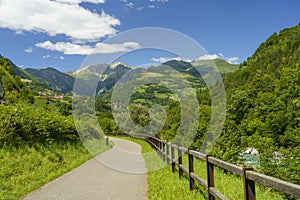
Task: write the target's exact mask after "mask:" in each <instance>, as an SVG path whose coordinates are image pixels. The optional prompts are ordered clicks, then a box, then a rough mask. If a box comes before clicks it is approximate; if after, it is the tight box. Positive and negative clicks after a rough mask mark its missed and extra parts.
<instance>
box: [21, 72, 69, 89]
mask: <svg viewBox="0 0 300 200" xmlns="http://www.w3.org/2000/svg"><path fill="white" fill-rule="evenodd" d="M25 71H26V72H27V74H28V77H29V79H31V80H32V81H33V82H35V83H39V84H41V85H45V86H47V87H49V88H50V89H52V90H56V91H60V92H63V93H68V92H71V91H72V90H73V84H74V77H72V76H70V75H68V74H65V73H63V72H60V71H58V70H56V69H53V68H51V67H46V68H43V69H32V68H27V69H25Z"/></svg>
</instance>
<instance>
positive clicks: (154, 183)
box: [124, 137, 284, 200]
mask: <svg viewBox="0 0 300 200" xmlns="http://www.w3.org/2000/svg"><path fill="white" fill-rule="evenodd" d="M124 139H127V140H131V141H133V142H136V143H138V144H140V145H141V146H142V152H143V153H148V152H153V151H154V150H153V149H152V148H151V146H150V145H149V144H148V143H147V142H146V141H143V140H140V139H135V138H128V137H124ZM143 155H144V158H145V162H146V165H147V168H148V167H149V166H150V168H151V166H152V165H153V163H156V164H157V163H159V162H161V163H162V161H161V158H159V157H158V156H155V159H157V160H153V156H152V157H151V159H149V157H148V156H147V154H143ZM176 156H177V155H176ZM183 165H184V166H185V168H187V169H188V158H187V155H186V154H184V155H183ZM194 165H195V166H194V167H195V173H196V174H198V175H199V176H200V177H202V178H203V179H205V180H206V163H205V162H204V161H201V160H199V159H195V160H194ZM177 170H178V168H177ZM186 177H187V176H186ZM147 180H148V198H149V199H150V200H151V199H153V200H154V199H171V200H179V199H182V200H189V199H200V200H201V199H203V200H204V199H207V192H206V191H205V190H204V189H203V188H202V187H201V186H199V185H198V184H196V189H195V190H194V191H192V192H190V190H189V180H188V179H187V178H182V179H180V178H179V177H178V171H176V173H172V169H171V166H167V167H165V168H162V169H160V170H157V171H152V172H149V173H148V175H147ZM215 187H216V188H217V189H218V190H219V191H220V192H221V193H222V194H224V195H225V196H226V197H228V199H232V200H240V199H244V191H243V182H242V179H241V178H240V177H237V176H236V175H233V174H231V173H230V172H228V173H226V172H224V170H221V169H219V168H217V167H215ZM256 194H257V200H283V199H284V198H283V197H282V196H280V195H279V194H278V193H276V192H273V191H271V190H270V189H269V188H266V187H263V186H260V185H259V184H256Z"/></svg>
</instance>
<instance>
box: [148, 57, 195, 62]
mask: <svg viewBox="0 0 300 200" xmlns="http://www.w3.org/2000/svg"><path fill="white" fill-rule="evenodd" d="M170 60H178V61H185V62H191V61H192V60H189V59H184V58H181V57H174V58H166V57H159V58H151V61H152V62H159V63H165V62H168V61H170Z"/></svg>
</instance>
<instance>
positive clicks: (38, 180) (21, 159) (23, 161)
mask: <svg viewBox="0 0 300 200" xmlns="http://www.w3.org/2000/svg"><path fill="white" fill-rule="evenodd" d="M107 148H109V147H105V145H103V150H102V151H105V150H106V149H107ZM90 158H91V155H90V154H89V153H88V151H87V150H86V149H85V148H84V146H83V145H82V143H81V142H72V143H71V142H69V143H53V144H51V145H50V144H34V145H31V146H30V145H28V144H24V145H22V146H19V147H15V146H4V147H1V148H0V163H1V165H0V199H3V200H4V199H18V198H20V197H22V196H24V195H25V194H27V193H29V192H30V191H33V190H35V189H37V188H39V187H40V186H42V185H44V184H45V183H47V182H49V181H51V180H53V179H55V178H57V177H58V176H60V175H62V174H64V173H66V172H68V171H70V170H71V169H74V168H76V167H77V166H79V165H81V164H82V163H84V162H85V161H87V160H88V159H90Z"/></svg>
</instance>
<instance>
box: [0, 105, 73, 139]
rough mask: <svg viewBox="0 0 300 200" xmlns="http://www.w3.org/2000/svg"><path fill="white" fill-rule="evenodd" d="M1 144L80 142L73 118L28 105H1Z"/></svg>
mask: <svg viewBox="0 0 300 200" xmlns="http://www.w3.org/2000/svg"><path fill="white" fill-rule="evenodd" d="M0 110H1V112H0V143H1V144H5V143H6V144H17V143H22V142H23V141H27V142H32V143H35V142H53V141H62V140H68V141H72V140H78V135H77V131H76V129H75V125H74V123H73V120H72V118H71V117H65V116H62V115H58V114H57V113H52V112H49V111H45V110H43V109H40V108H36V109H33V108H32V107H30V106H29V105H26V104H23V103H22V104H21V103H20V104H16V105H15V106H11V105H0Z"/></svg>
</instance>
